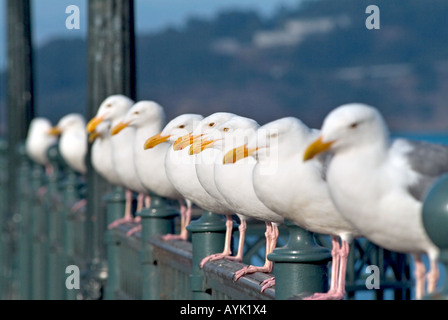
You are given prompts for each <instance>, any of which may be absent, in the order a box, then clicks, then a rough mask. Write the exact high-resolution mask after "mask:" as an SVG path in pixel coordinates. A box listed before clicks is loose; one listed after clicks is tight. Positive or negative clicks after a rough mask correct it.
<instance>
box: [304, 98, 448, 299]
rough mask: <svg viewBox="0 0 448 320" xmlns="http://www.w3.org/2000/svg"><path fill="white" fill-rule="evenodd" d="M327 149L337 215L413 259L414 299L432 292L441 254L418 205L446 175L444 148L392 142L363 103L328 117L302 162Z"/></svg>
mask: <svg viewBox="0 0 448 320" xmlns="http://www.w3.org/2000/svg"><path fill="white" fill-rule="evenodd" d="M326 150H329V151H331V153H332V154H333V157H332V159H331V162H330V164H329V168H328V171H327V181H328V186H329V190H330V194H331V197H332V199H333V201H334V203H335V205H336V207H337V208H338V209H339V211H340V212H341V214H342V215H343V216H344V217H345V218H346V219H347V220H348V221H349V222H351V223H352V224H353V225H354V226H356V227H357V228H358V230H359V231H360V232H361V233H362V234H363V236H365V237H366V238H367V239H369V240H370V241H372V242H373V243H375V244H377V245H379V246H381V247H384V248H386V249H388V250H391V251H396V252H401V253H410V254H412V255H413V257H414V259H415V262H416V266H415V277H416V298H417V299H420V298H422V296H423V294H424V291H425V266H424V264H423V263H422V260H421V255H422V254H427V255H428V256H429V259H430V271H429V272H428V292H430V293H431V292H433V291H434V290H435V288H436V284H437V280H438V277H439V271H438V266H437V261H438V256H439V249H438V248H437V247H436V245H435V244H434V243H433V242H432V241H431V240H430V239H429V237H428V235H427V234H426V232H425V229H424V227H423V223H422V217H421V214H422V200H423V198H424V196H425V194H426V192H427V190H428V188H429V187H430V186H431V185H432V183H433V182H434V181H435V179H437V178H438V177H439V176H440V175H442V174H444V173H446V172H447V171H448V147H447V146H442V145H436V144H431V143H425V142H417V141H409V140H405V139H397V140H395V141H391V140H390V137H389V131H388V128H387V125H386V123H385V121H384V119H383V117H382V116H381V114H380V112H379V111H378V110H377V109H376V108H373V107H371V106H367V105H364V104H358V103H353V104H347V105H343V106H340V107H338V108H336V109H335V110H333V111H332V112H330V113H329V114H328V115H327V117H326V118H325V120H324V123H323V126H322V130H321V135H320V138H319V139H317V140H316V141H315V142H314V143H312V144H311V145H310V146H309V148H308V149H307V151H306V154H305V157H304V159H305V160H307V159H311V158H312V157H313V156H315V155H316V154H318V153H320V152H323V151H326Z"/></svg>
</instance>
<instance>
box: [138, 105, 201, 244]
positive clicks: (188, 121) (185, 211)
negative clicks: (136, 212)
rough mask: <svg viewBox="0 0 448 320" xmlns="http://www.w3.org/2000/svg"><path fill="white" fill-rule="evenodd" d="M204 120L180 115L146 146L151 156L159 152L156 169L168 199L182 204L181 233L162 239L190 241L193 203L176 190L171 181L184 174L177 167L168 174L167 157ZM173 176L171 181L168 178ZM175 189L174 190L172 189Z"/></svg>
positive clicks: (168, 235)
mask: <svg viewBox="0 0 448 320" xmlns="http://www.w3.org/2000/svg"><path fill="white" fill-rule="evenodd" d="M202 119H203V117H202V116H201V115H198V114H183V115H180V116H178V117H176V118H174V119H173V120H171V121H170V122H168V124H167V125H166V126H165V127H164V128H163V130H162V131H161V132H160V133H158V134H156V135H154V136H152V137H150V138H148V139H147V140H146V142H145V144H144V148H145V150H147V152H148V153H149V154H151V153H154V152H157V153H158V155H159V157H160V158H159V160H160V162H159V163H158V165H157V168H154V170H155V171H157V172H158V173H159V174H160V176H161V177H163V181H162V180H161V181H160V183H163V184H164V185H165V186H166V187H165V188H164V189H167V190H169V194H168V195H167V197H168V198H171V199H177V200H178V201H179V204H180V218H181V224H180V233H179V234H177V235H174V234H173V235H171V234H167V235H165V236H163V237H162V238H163V239H164V240H173V239H176V240H187V239H188V230H187V226H188V225H189V224H190V222H191V216H192V209H193V207H192V202H191V200H189V199H185V198H184V197H183V196H182V195H181V193H180V192H179V191H178V190H177V189H176V188H175V186H174V184H173V183H172V182H171V181H174V180H175V179H176V175H178V174H179V175H181V174H183V173H182V172H177V167H176V168H173V169H175V170H176V172H174V173H171V172H168V170H167V167H166V157H167V154H168V152H169V151H170V150H172V148H173V143H174V142H175V141H176V140H177V139H178V138H180V137H183V136H185V135H186V134H187V133H189V132H191V131H193V128H194V127H195V126H196V125H197V124H198V123H199V122H200V121H201V120H202ZM169 176H171V180H170V179H169V178H168V177H169ZM172 188H174V190H173V189H172Z"/></svg>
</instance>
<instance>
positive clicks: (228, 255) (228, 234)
mask: <svg viewBox="0 0 448 320" xmlns="http://www.w3.org/2000/svg"><path fill="white" fill-rule="evenodd" d="M226 219H227V220H226V239H225V243H224V250H223V252H222V253H216V254H212V255H210V256H208V257H205V258H204V259H202V261H201V263H200V266H201V268H203V267H204V265H205V263H207V262H209V261H214V260H219V259H224V258H225V259H228V260H233V261H242V250H238V255H237V256H235V257H233V256H231V254H232V250H231V249H230V242H231V240H232V229H233V220H232V216H231V215H227V216H226ZM242 224H243V223H242ZM244 225H245V224H244ZM240 228H241V224H240ZM244 236H245V232H243V237H244ZM243 241H244V239H243ZM239 243H240V244H239V247H240V246H241V229H240V242H239Z"/></svg>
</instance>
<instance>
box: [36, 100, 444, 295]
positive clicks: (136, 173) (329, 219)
mask: <svg viewBox="0 0 448 320" xmlns="http://www.w3.org/2000/svg"><path fill="white" fill-rule="evenodd" d="M36 122H37V119H36ZM39 122H40V124H39V125H37V124H36V126H34V124H33V125H32V126H31V127H30V138H29V139H28V140H29V142H30V146H36V145H39V146H41V148H46V147H48V145H49V144H52V143H54V140H51V139H50V138H49V137H48V138H45V134H43V133H49V134H55V133H60V132H62V136H61V140H60V143H59V147H60V151H61V154H62V156H63V157H64V158H65V159H66V162H67V163H68V164H69V165H70V166H72V167H73V169H74V170H76V171H78V172H79V173H81V174H85V173H86V166H85V155H86V152H87V136H86V130H85V128H86V127H87V132H88V133H89V134H90V140H91V142H93V145H92V151H91V162H92V165H93V168H94V169H95V170H96V172H97V173H98V174H100V175H101V176H102V177H104V178H105V179H106V180H107V181H109V182H110V183H111V184H113V185H117V186H122V187H124V188H125V189H126V190H127V191H126V195H127V197H126V200H127V205H126V210H125V214H124V217H123V218H122V219H120V220H118V221H116V222H114V223H112V224H111V225H110V226H109V227H110V228H113V227H115V226H117V225H119V224H121V223H124V222H136V223H138V222H139V221H138V219H135V218H133V216H132V213H131V201H132V194H133V192H135V193H138V194H139V201H138V203H139V205H138V208H137V210H141V209H142V208H143V207H144V206H146V207H149V206H150V198H151V195H154V194H156V195H158V196H161V197H164V198H168V199H172V200H177V201H179V204H180V214H181V231H180V234H178V235H165V236H164V239H165V240H172V239H178V240H187V238H188V232H187V229H186V227H187V226H188V224H189V223H190V221H191V215H192V206H193V204H195V205H196V206H198V207H200V208H201V209H203V210H206V211H211V212H213V213H215V214H222V215H225V216H226V228H227V229H226V230H227V231H226V241H225V245H224V248H223V251H222V252H221V253H216V254H213V255H211V256H209V257H206V258H204V259H203V260H202V261H201V267H202V266H204V264H205V263H207V262H208V261H212V260H216V259H223V258H224V259H231V260H235V261H242V258H243V250H244V241H245V232H246V227H247V220H249V219H257V220H261V221H263V222H264V223H265V224H266V233H265V236H266V260H265V264H264V265H263V266H261V267H256V266H248V267H245V268H243V269H241V270H239V271H237V272H236V273H235V280H238V279H239V278H240V277H242V276H244V275H246V274H249V273H254V272H266V273H270V272H271V271H272V267H273V265H272V262H271V261H269V260H268V259H267V255H268V254H269V253H271V252H272V251H273V250H274V249H275V247H276V243H277V238H278V235H279V233H278V226H279V224H281V223H283V222H284V219H288V220H290V221H292V222H293V223H295V224H297V225H298V226H300V227H302V228H304V229H307V230H309V231H311V232H315V233H320V234H327V235H330V237H331V240H332V241H331V243H332V251H331V254H332V269H331V282H330V289H329V291H328V292H326V293H316V294H314V295H312V296H311V297H309V299H343V298H344V295H345V273H346V267H347V257H348V254H349V248H350V243H351V241H352V240H353V239H354V238H356V237H364V238H367V239H369V240H370V241H372V242H373V243H375V244H377V245H379V246H381V247H384V248H386V249H389V250H392V251H396V252H401V253H409V254H412V255H413V257H414V258H415V262H416V268H415V269H416V273H415V277H416V296H417V298H422V296H423V294H424V291H425V278H424V277H425V270H424V264H423V262H422V259H421V255H422V254H427V255H428V256H429V258H430V261H431V269H430V271H429V273H428V291H429V292H432V291H434V290H435V288H436V284H437V280H438V276H439V272H438V268H437V261H438V255H439V250H438V248H437V247H436V246H435V245H434V244H433V243H432V242H431V240H430V239H429V238H428V236H427V235H426V232H425V229H424V227H423V224H422V221H421V220H422V219H421V210H422V202H423V201H424V196H425V194H426V191H427V190H428V189H429V187H430V186H431V184H432V183H433V182H434V180H435V179H437V178H438V177H440V176H441V175H442V174H444V173H446V172H448V147H447V146H444V145H436V144H430V143H424V142H415V141H409V140H404V139H397V140H395V141H392V140H391V139H390V136H389V132H388V129H387V126H386V124H385V121H384V119H383V118H382V116H381V114H380V112H379V111H378V110H377V109H375V108H373V107H370V106H367V105H364V104H347V105H343V106H340V107H338V108H336V109H335V110H333V111H332V112H331V113H330V114H329V115H328V116H327V117H326V118H325V120H324V123H323V126H322V129H321V130H317V129H311V128H309V127H307V126H306V125H305V124H304V123H303V122H302V121H300V120H299V119H297V118H293V117H287V118H282V119H279V120H275V121H272V122H270V123H268V124H265V125H263V126H260V125H259V124H258V123H257V122H256V121H254V120H252V119H249V118H246V117H241V116H239V115H236V114H232V113H224V112H218V113H214V114H212V115H209V116H207V117H203V116H201V115H197V114H183V115H181V116H178V117H176V118H174V119H172V120H171V121H170V122H168V123H165V112H164V109H163V108H162V107H161V106H160V105H159V104H157V103H156V102H154V101H140V102H137V103H135V102H134V101H132V100H131V99H129V98H127V97H125V96H122V95H113V96H110V97H108V98H107V99H106V100H105V101H104V102H103V103H102V104H101V105H100V107H99V109H98V112H97V114H96V116H95V117H94V118H93V119H91V120H90V121H89V123H88V125H87V126H85V123H84V120H83V119H82V117H80V116H79V115H67V116H66V117H64V118H63V119H61V120H60V121H59V123H58V125H57V126H56V127H55V128H53V129H50V125H49V123H48V122H45V121H43V120H42V119H40V120H39ZM35 127H40V129H39V130H38V129H35ZM31 129H33V130H31ZM38 131H40V133H34V134H32V132H38ZM47 136H48V135H47ZM38 137H41V138H38ZM32 139H34V140H33V141H37V140H39V141H40V142H39V143H36V142H31V140H32ZM44 140H45V142H44ZM28 149H29V152H30V156H31V154H33V159H36V161H39V163H41V164H42V165H44V166H47V167H48V161H46V160H45V157H44V156H42V154H44V153H42V152H41V151H37V150H32V149H33V148H32V147H29V148H28ZM34 149H36V147H35V148H34ZM39 154H40V155H39ZM48 170H50V169H48ZM145 200H146V201H145ZM233 215H237V216H238V218H239V220H240V225H239V235H240V236H239V243H238V251H237V253H236V255H235V256H233V255H232V250H231V246H230V243H231V233H232V229H233V219H232V216H233ZM138 228H139V227H138V226H137V229H136V230H138ZM136 230H134V231H136ZM134 231H133V232H134ZM274 283H275V279H273V278H271V279H269V280H268V281H266V282H265V283H264V284H263V289H262V290H264V289H266V288H268V287H270V286H272V285H274Z"/></svg>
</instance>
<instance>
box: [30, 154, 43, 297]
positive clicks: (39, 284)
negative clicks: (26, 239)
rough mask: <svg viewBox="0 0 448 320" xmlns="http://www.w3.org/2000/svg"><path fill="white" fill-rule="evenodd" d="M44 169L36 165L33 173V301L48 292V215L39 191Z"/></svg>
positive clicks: (31, 209) (41, 185)
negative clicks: (46, 280) (46, 248)
mask: <svg viewBox="0 0 448 320" xmlns="http://www.w3.org/2000/svg"><path fill="white" fill-rule="evenodd" d="M43 182H44V181H43V167H42V166H41V165H40V164H37V163H34V164H33V167H32V171H31V186H32V187H31V192H32V194H31V197H30V199H32V207H31V208H30V211H31V219H30V222H31V230H30V231H31V232H32V238H31V239H32V242H31V248H32V260H31V266H32V272H31V277H32V294H31V296H32V299H33V300H44V299H45V292H46V288H45V287H46V283H45V279H46V278H47V274H46V271H47V270H46V256H45V254H46V250H45V246H46V232H47V230H46V225H47V221H46V218H47V217H46V213H45V207H44V201H43V199H41V198H40V197H39V195H38V191H39V189H40V188H41V187H43Z"/></svg>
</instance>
